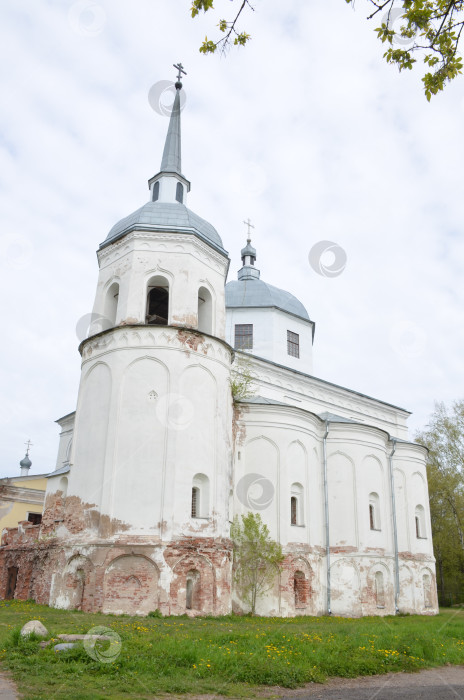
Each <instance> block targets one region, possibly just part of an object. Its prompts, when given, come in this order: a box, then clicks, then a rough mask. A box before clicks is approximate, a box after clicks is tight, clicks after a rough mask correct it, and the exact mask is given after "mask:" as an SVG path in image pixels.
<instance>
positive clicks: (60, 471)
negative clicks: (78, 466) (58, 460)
mask: <svg viewBox="0 0 464 700" xmlns="http://www.w3.org/2000/svg"><path fill="white" fill-rule="evenodd" d="M69 471H71V467H70V466H69V464H65V465H64V467H60V468H59V469H56V470H55V471H54V472H50V474H47V479H49V478H50V477H51V476H60V475H61V474H67V473H68V472H69Z"/></svg>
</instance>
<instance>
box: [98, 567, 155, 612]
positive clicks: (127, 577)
mask: <svg viewBox="0 0 464 700" xmlns="http://www.w3.org/2000/svg"><path fill="white" fill-rule="evenodd" d="M158 579H159V572H158V567H157V566H156V564H155V563H154V562H153V561H151V560H150V559H147V558H146V557H143V556H141V555H137V554H128V555H122V556H120V557H118V558H116V559H114V560H113V561H112V562H111V563H110V564H109V565H108V566H107V568H106V571H105V576H104V580H103V612H105V613H115V614H123V613H125V614H127V615H142V614H147V613H149V612H150V611H151V610H156V609H157V608H158V607H159V604H158Z"/></svg>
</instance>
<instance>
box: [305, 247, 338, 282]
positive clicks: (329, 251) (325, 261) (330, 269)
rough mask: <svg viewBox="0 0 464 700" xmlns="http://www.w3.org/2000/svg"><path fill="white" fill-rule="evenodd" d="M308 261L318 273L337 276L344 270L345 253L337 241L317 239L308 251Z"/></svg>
mask: <svg viewBox="0 0 464 700" xmlns="http://www.w3.org/2000/svg"><path fill="white" fill-rule="evenodd" d="M308 261H309V264H310V266H311V268H312V269H313V270H314V272H317V274H318V275H321V276H322V277H338V276H339V275H341V274H342V272H343V271H344V270H345V267H346V261H347V255H346V252H345V250H344V249H343V248H342V247H341V246H340V245H338V243H334V241H319V242H318V243H315V244H314V245H313V247H312V248H311V250H310V251H309V255H308Z"/></svg>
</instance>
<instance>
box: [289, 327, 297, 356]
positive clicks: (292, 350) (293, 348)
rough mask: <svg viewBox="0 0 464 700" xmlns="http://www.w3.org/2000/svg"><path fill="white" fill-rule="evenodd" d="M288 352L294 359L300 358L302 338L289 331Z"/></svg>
mask: <svg viewBox="0 0 464 700" xmlns="http://www.w3.org/2000/svg"><path fill="white" fill-rule="evenodd" d="M287 352H288V354H289V355H291V356H292V357H300V336H299V335H298V333H292V331H287Z"/></svg>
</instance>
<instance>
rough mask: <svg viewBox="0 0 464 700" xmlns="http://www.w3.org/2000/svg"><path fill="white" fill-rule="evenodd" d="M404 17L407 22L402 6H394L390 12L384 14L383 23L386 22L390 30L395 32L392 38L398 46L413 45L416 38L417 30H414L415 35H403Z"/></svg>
mask: <svg viewBox="0 0 464 700" xmlns="http://www.w3.org/2000/svg"><path fill="white" fill-rule="evenodd" d="M402 19H404V21H405V23H406V22H407V20H406V19H405V16H404V10H403V9H402V8H401V7H394V8H392V9H391V10H390V12H386V13H385V14H384V16H383V17H382V22H381V24H386V25H387V26H388V29H390V31H393V32H395V36H394V37H393V39H392V41H393V43H394V44H397V45H398V46H412V44H413V43H414V41H415V39H416V35H417V31H416V32H414V35H413V36H402V35H401V24H400V23H401V20H402ZM395 25H396V29H395Z"/></svg>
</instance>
